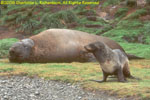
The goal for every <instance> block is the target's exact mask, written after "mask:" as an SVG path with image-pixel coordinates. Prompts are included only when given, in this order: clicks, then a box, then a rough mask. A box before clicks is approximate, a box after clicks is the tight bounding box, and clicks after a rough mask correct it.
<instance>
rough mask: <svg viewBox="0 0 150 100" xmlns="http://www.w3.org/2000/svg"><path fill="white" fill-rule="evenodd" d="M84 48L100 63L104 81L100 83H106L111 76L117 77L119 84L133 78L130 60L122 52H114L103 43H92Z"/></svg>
mask: <svg viewBox="0 0 150 100" xmlns="http://www.w3.org/2000/svg"><path fill="white" fill-rule="evenodd" d="M84 48H85V49H86V50H87V51H88V52H91V53H93V55H94V56H95V57H96V59H97V61H98V62H99V63H100V66H101V68H102V71H103V80H102V81H99V82H105V81H106V79H107V77H108V76H109V75H117V77H118V81H119V82H125V81H126V78H125V77H133V76H132V75H131V74H130V71H129V66H128V62H129V61H128V58H127V56H126V55H125V54H124V52H122V51H121V50H119V49H114V50H112V49H111V48H109V47H108V46H107V45H106V44H105V43H103V42H94V43H90V44H88V45H86V46H85V47H84Z"/></svg>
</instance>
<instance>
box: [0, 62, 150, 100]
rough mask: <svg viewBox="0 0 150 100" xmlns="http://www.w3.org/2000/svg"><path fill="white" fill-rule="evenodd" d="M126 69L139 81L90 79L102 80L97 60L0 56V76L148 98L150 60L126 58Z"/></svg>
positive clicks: (121, 95)
mask: <svg viewBox="0 0 150 100" xmlns="http://www.w3.org/2000/svg"><path fill="white" fill-rule="evenodd" d="M130 70H131V73H132V75H133V76H135V77H139V78H141V79H142V80H139V81H138V80H132V79H128V83H119V82H117V79H111V78H108V82H105V83H96V82H91V81H89V80H90V79H98V80H100V79H102V72H101V69H100V67H99V64H98V63H77V62H73V63H46V64H40V63H38V64H36V63H34V64H29V63H22V64H17V63H9V62H8V60H7V59H0V75H1V76H4V75H20V74H22V75H27V76H29V77H31V76H32V77H33V76H38V77H43V78H45V79H48V80H57V81H63V82H70V83H76V82H80V83H81V86H82V87H83V88H84V89H87V90H93V91H94V90H95V91H96V90H98V91H106V93H108V94H110V95H116V96H118V97H130V96H133V97H139V98H141V99H144V98H145V99H148V98H149V96H150V93H149V89H150V85H149V84H150V81H149V80H150V76H149V73H150V63H149V60H132V61H130Z"/></svg>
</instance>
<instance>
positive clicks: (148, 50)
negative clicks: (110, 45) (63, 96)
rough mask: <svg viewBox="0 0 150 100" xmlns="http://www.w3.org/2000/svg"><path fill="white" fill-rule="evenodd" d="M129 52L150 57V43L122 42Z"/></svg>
mask: <svg viewBox="0 0 150 100" xmlns="http://www.w3.org/2000/svg"><path fill="white" fill-rule="evenodd" d="M120 45H121V46H122V47H123V48H124V49H125V51H126V52H127V53H130V54H134V55H136V56H140V57H144V58H148V59H150V45H144V44H137V43H120Z"/></svg>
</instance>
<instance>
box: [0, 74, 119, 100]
mask: <svg viewBox="0 0 150 100" xmlns="http://www.w3.org/2000/svg"><path fill="white" fill-rule="evenodd" d="M0 100H117V99H116V98H114V97H108V96H107V95H104V94H94V93H92V92H88V91H84V90H83V89H82V88H81V87H80V85H79V84H76V85H72V84H70V83H63V82H58V81H49V80H44V79H42V78H29V77H26V76H11V77H6V76H5V77H2V76H1V77H0Z"/></svg>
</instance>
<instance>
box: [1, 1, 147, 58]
mask: <svg viewBox="0 0 150 100" xmlns="http://www.w3.org/2000/svg"><path fill="white" fill-rule="evenodd" d="M122 2H124V0H106V1H104V2H103V3H101V8H100V9H101V11H104V12H106V13H108V15H109V16H110V17H112V18H111V19H109V20H105V18H104V19H103V18H101V17H100V16H99V15H98V13H99V12H98V10H97V9H98V8H99V7H98V6H96V5H76V6H68V7H65V6H49V5H35V6H32V5H8V6H7V8H6V7H2V15H1V18H0V21H1V22H2V23H1V25H4V26H7V27H11V28H12V29H14V30H16V32H19V33H20V34H30V35H33V34H38V33H39V32H41V31H44V30H46V29H49V28H69V29H75V30H80V31H85V32H88V33H90V34H97V35H103V36H107V37H110V38H111V39H113V40H115V41H117V42H119V43H120V44H121V45H122V44H123V45H122V46H123V48H124V49H125V50H127V52H128V53H133V54H135V55H137V56H142V57H145V58H150V50H149V49H150V47H149V45H150V30H149V29H150V20H148V18H147V19H144V18H146V16H148V15H150V7H149V6H145V7H144V8H138V7H129V6H128V5H127V4H124V5H121V3H122ZM126 2H127V1H126ZM120 5H121V6H120ZM113 6H116V9H115V11H112V12H113V14H110V12H109V11H108V10H111V9H113V8H112V7H113ZM130 43H131V44H130ZM136 46H137V47H138V49H133V48H134V47H136ZM143 47H144V48H143ZM141 48H142V49H141ZM145 52H146V53H145Z"/></svg>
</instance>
